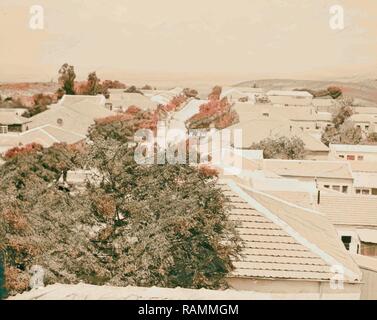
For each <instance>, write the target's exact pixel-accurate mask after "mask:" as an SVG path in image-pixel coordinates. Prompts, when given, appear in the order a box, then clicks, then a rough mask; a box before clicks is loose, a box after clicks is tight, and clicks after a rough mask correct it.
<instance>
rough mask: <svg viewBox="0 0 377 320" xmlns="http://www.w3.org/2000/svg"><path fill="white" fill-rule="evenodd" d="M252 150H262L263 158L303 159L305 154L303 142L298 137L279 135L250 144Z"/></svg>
mask: <svg viewBox="0 0 377 320" xmlns="http://www.w3.org/2000/svg"><path fill="white" fill-rule="evenodd" d="M250 149H253V150H263V156H264V158H265V159H289V160H296V159H303V158H304V156H305V144H304V142H303V141H302V140H301V139H300V138H298V137H292V138H287V137H280V138H276V139H272V138H266V139H264V140H262V141H260V142H259V143H254V144H252V145H251V146H250Z"/></svg>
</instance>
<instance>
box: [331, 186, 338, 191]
mask: <svg viewBox="0 0 377 320" xmlns="http://www.w3.org/2000/svg"><path fill="white" fill-rule="evenodd" d="M332 189H333V190H335V191H340V186H332Z"/></svg>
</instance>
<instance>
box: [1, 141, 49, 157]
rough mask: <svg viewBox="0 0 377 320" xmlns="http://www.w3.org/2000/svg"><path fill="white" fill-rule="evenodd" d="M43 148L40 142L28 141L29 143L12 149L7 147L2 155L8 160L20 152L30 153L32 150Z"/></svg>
mask: <svg viewBox="0 0 377 320" xmlns="http://www.w3.org/2000/svg"><path fill="white" fill-rule="evenodd" d="M41 150H43V146H41V145H40V144H38V143H35V142H33V143H30V144H27V145H25V146H23V147H14V148H12V149H9V150H8V151H7V152H6V153H5V155H4V158H5V159H6V160H9V159H12V158H14V157H16V156H18V155H21V154H28V153H32V152H37V151H41Z"/></svg>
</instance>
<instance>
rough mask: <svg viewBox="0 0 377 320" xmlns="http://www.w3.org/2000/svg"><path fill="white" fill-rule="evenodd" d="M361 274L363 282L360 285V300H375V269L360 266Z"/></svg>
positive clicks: (376, 295)
mask: <svg viewBox="0 0 377 320" xmlns="http://www.w3.org/2000/svg"><path fill="white" fill-rule="evenodd" d="M360 269H361V272H362V274H363V284H362V286H361V297H360V298H361V299H362V300H377V271H372V270H368V269H366V268H363V267H360Z"/></svg>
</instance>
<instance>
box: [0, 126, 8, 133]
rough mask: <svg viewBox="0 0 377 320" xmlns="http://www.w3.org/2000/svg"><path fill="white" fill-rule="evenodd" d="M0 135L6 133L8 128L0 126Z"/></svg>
mask: <svg viewBox="0 0 377 320" xmlns="http://www.w3.org/2000/svg"><path fill="white" fill-rule="evenodd" d="M0 133H8V126H0Z"/></svg>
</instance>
